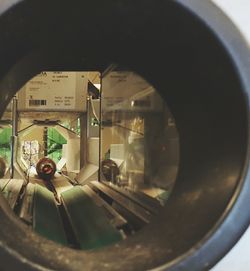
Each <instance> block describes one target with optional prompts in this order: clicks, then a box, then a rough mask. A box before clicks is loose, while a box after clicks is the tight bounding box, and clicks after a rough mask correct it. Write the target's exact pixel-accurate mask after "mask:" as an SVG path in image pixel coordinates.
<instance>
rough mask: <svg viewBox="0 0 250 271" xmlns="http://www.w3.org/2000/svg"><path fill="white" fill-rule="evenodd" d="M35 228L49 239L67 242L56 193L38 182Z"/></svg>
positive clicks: (34, 217)
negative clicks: (55, 196)
mask: <svg viewBox="0 0 250 271" xmlns="http://www.w3.org/2000/svg"><path fill="white" fill-rule="evenodd" d="M33 229H34V231H36V232H37V233H38V234H40V235H42V236H44V237H46V238H47V239H50V240H52V241H55V242H57V243H60V244H63V245H66V244H67V238H66V235H65V232H64V229H63V223H62V220H61V217H60V213H59V210H58V208H57V206H56V202H55V198H54V195H53V193H52V192H50V191H49V190H48V189H46V188H44V187H42V186H40V185H37V184H36V185H35V194H34V207H33Z"/></svg>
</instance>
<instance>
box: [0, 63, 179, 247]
mask: <svg viewBox="0 0 250 271" xmlns="http://www.w3.org/2000/svg"><path fill="white" fill-rule="evenodd" d="M0 146H1V148H0V150H1V153H0V157H1V158H0V166H1V168H0V170H1V172H0V173H1V180H0V187H1V191H2V193H3V195H4V197H5V199H6V200H7V202H8V203H9V205H10V207H11V209H12V210H13V211H14V213H15V214H16V215H17V217H19V219H20V220H21V221H22V223H24V224H26V225H28V227H29V228H30V229H31V230H33V231H34V232H36V233H38V234H39V235H41V236H43V237H45V238H47V239H50V240H52V241H54V242H56V243H59V244H62V245H65V246H68V247H70V248H74V249H80V250H93V249H98V248H101V247H104V246H107V245H111V244H114V243H116V242H119V241H122V240H124V239H127V238H128V237H130V236H131V235H134V234H136V233H137V232H138V231H140V230H141V229H142V228H143V227H144V226H146V225H148V224H149V223H150V221H151V220H152V219H153V218H154V217H155V216H157V214H159V212H160V211H161V210H162V208H163V207H164V206H165V204H166V202H167V201H168V198H169V196H170V195H171V192H172V190H173V188H174V184H175V180H176V177H177V174H178V166H179V135H178V130H177V127H176V123H175V119H174V117H173V115H172V113H171V111H170V109H169V108H168V106H167V104H166V103H165V101H164V100H163V98H162V97H161V96H160V94H159V93H158V91H157V90H156V89H155V88H154V87H153V86H152V85H151V84H149V83H148V82H147V81H145V80H144V79H143V78H142V77H141V76H139V75H137V74H136V73H134V72H131V71H127V70H125V69H122V68H120V67H117V66H111V67H110V68H109V69H108V70H107V71H106V72H103V73H100V72H98V71H96V72H93V71H91V72H87V71H82V72H81V71H77V72H76V71H43V72H41V73H39V74H37V75H35V76H34V77H33V78H32V79H30V80H29V81H28V82H27V83H26V84H24V85H23V86H22V87H21V88H20V90H19V91H18V92H17V94H16V95H15V96H14V97H13V99H12V101H11V103H10V104H9V105H8V107H7V108H6V110H5V113H4V114H3V117H2V119H1V122H0Z"/></svg>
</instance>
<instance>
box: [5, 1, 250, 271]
mask: <svg viewBox="0 0 250 271" xmlns="http://www.w3.org/2000/svg"><path fill="white" fill-rule="evenodd" d="M39 3H40V2H39ZM39 3H38V2H36V4H34V3H33V4H32V3H29V2H28V1H27V2H26V1H25V2H23V3H22V4H20V5H18V6H16V7H15V9H13V10H12V12H9V13H6V14H4V16H2V18H1V19H2V21H1V24H2V27H3V31H4V33H6V31H7V30H5V28H4V23H6V21H9V20H12V19H13V25H12V26H11V29H8V31H9V32H8V33H11V34H8V35H6V36H4V37H5V40H4V42H3V43H2V44H1V47H2V49H3V50H1V52H4V55H3V58H2V59H3V60H4V63H5V65H4V67H1V70H0V72H1V77H2V78H3V80H2V88H1V89H2V94H3V97H4V98H3V99H4V100H5V101H9V100H10V97H12V96H13V94H14V92H16V91H17V90H18V89H19V88H20V87H21V86H22V85H23V84H24V83H25V82H26V81H28V80H29V79H30V78H31V77H32V76H33V75H35V74H37V73H39V72H41V71H46V70H66V71H67V70H68V71H69V70H98V71H101V72H104V71H105V70H106V68H107V67H109V64H110V63H119V64H120V65H122V66H126V67H129V70H133V71H135V72H137V73H138V74H140V75H141V76H142V77H143V78H145V79H146V80H147V81H148V82H150V84H152V85H153V86H154V87H155V88H156V89H157V90H158V91H159V93H160V94H161V96H162V97H164V99H165V100H166V101H167V104H168V106H169V108H170V110H171V112H172V113H173V116H174V118H175V121H176V123H177V126H178V132H179V137H180V162H179V171H178V177H177V180H176V184H175V187H174V190H173V193H172V196H171V197H170V199H169V201H168V202H167V204H166V206H165V207H164V208H163V210H162V211H161V212H160V214H159V215H158V216H157V217H156V218H155V219H154V221H152V223H150V224H149V225H148V226H147V227H144V228H143V229H142V230H141V231H138V233H137V234H135V235H134V236H132V237H131V238H128V239H126V240H124V241H123V242H120V243H117V244H115V245H113V246H109V247H105V248H102V249H100V250H96V251H89V252H87V253H86V252H79V251H76V250H73V249H69V248H66V247H60V246H59V245H57V246H55V244H54V243H51V242H49V241H44V239H41V238H40V237H39V236H38V235H34V234H32V233H30V232H28V231H27V229H26V227H22V226H20V225H19V227H17V222H16V221H15V223H14V224H13V223H11V220H13V218H10V217H9V215H8V216H7V215H6V212H3V210H4V209H6V208H7V207H6V206H5V207H4V204H2V208H3V209H2V210H1V213H0V214H1V217H2V219H1V221H3V223H2V227H1V229H0V230H1V236H2V237H1V238H2V240H4V244H6V247H7V248H9V249H14V250H15V251H16V252H18V253H19V254H18V256H13V254H10V253H8V252H7V251H6V249H4V248H2V250H1V253H3V254H4V256H5V259H6V262H4V263H3V265H5V266H8V267H9V266H10V265H12V266H15V265H16V264H19V266H20V262H22V265H21V267H20V268H22V267H23V269H25V268H26V270H27V267H31V266H32V268H34V269H35V268H38V266H39V265H40V266H44V267H46V268H51V269H64V270H72V269H73V270H80V269H82V267H83V266H84V267H86V269H90V270H91V269H92V270H127V269H129V270H146V269H150V268H151V269H152V268H155V267H159V266H162V265H164V264H165V266H164V268H169V269H171V268H179V267H178V266H179V265H182V268H185V267H186V268H187V269H192V268H193V269H195V268H197V269H202V268H203V269H204V266H206V263H209V264H208V265H209V266H206V268H209V267H210V266H211V265H213V264H214V263H215V262H216V261H217V260H218V259H219V258H220V257H221V256H222V255H223V254H224V253H225V252H226V251H227V250H228V249H230V247H231V246H232V245H233V244H234V242H235V241H236V240H237V238H239V236H240V234H241V233H242V232H243V231H244V228H245V227H246V225H247V223H248V222H249V217H248V215H247V214H244V215H242V213H241V216H239V214H238V212H236V211H235V210H236V209H238V210H239V208H240V207H242V208H244V205H245V204H244V203H246V198H247V197H248V192H249V188H248V185H247V182H245V175H246V172H247V169H246V168H245V161H246V156H247V154H246V153H247V144H248V141H247V130H248V128H247V127H248V125H247V104H246V102H245V99H246V95H248V89H247V87H246V85H245V81H244V83H243V78H244V80H246V79H245V78H246V76H245V74H247V71H246V70H248V66H247V65H244V58H245V56H246V55H247V52H248V51H247V49H246V48H245V45H244V43H243V42H242V43H241V37H240V36H239V35H238V34H237V31H236V30H235V29H234V27H233V26H232V25H231V24H230V22H228V20H227V19H226V18H225V17H224V16H223V15H222V14H221V13H219V12H218V13H217V12H216V8H215V7H214V6H211V5H210V4H209V3H205V4H204V6H203V7H196V13H198V14H199V15H200V17H202V18H203V20H207V23H208V25H210V23H211V22H212V21H213V16H215V15H214V14H216V16H220V18H221V21H223V22H225V23H226V24H228V27H227V26H225V25H224V24H222V25H218V24H217V23H216V22H214V23H211V24H212V25H213V28H214V29H215V32H216V33H217V34H219V35H222V40H223V41H224V43H225V44H227V46H228V48H229V47H230V46H231V47H230V52H231V53H232V52H234V54H232V55H231V57H230V56H229V53H228V52H227V49H225V48H226V47H223V46H222V44H221V42H220V41H219V40H218V38H217V36H215V35H214V34H213V33H212V31H211V30H210V29H209V28H208V26H207V25H205V24H204V23H202V22H201V21H200V20H199V19H198V18H197V17H196V16H195V15H194V13H191V12H189V11H187V10H186V9H185V8H184V7H183V6H181V4H178V3H177V2H175V3H173V2H171V3H170V2H167V3H165V2H164V3H163V2H161V3H155V1H147V2H146V3H141V2H140V1H138V2H136V3H125V2H123V1H119V2H116V3H105V6H102V7H100V6H98V5H96V4H97V3H95V1H91V2H88V1H86V3H85V6H84V7H83V3H78V4H77V5H76V6H72V7H68V5H67V6H65V5H64V2H62V4H61V9H60V12H59V11H58V7H57V6H54V4H53V5H52V6H50V9H49V10H47V9H46V8H45V7H44V2H43V5H39ZM99 5H102V4H100V3H99ZM186 5H187V6H189V8H192V9H195V7H194V6H193V5H192V4H186ZM96 6H98V9H97V8H96ZM82 10H84V11H85V13H84V15H85V16H83V14H82ZM42 11H43V12H42ZM213 12H214V13H213ZM44 14H46V15H47V16H46V18H47V21H46V22H47V23H46V24H44V23H43V22H44V20H43V18H44ZM139 14H140V16H138V15H139ZM42 16H43V18H42ZM55 18H56V19H55ZM65 18H69V19H70V20H68V19H65ZM93 18H95V23H93V24H90V23H89V22H90V21H91V22H93ZM128 18H130V20H129V21H128ZM138 18H140V19H138ZM14 19H15V20H14ZM19 19H20V20H19ZM20 21H22V24H19V22H20ZM214 21H215V20H214ZM216 21H217V20H216ZM103 22H105V24H104V23H103ZM50 25H54V26H55V27H56V28H57V30H58V32H56V33H55V31H54V29H52V28H51V27H50ZM59 26H64V27H59ZM86 26H87V27H86ZM228 29H230V31H233V32H234V33H233V34H232V35H235V36H234V37H236V38H237V37H238V40H239V44H238V45H229V44H228V42H227V40H230V37H231V34H230V33H229V31H228ZM232 29H233V30H232ZM19 33H21V34H22V37H21V38H20V37H19ZM83 33H84V35H83ZM48 40H49V41H50V43H49V45H48V42H47V41H48ZM235 46H236V47H237V46H239V47H240V49H241V53H240V54H238V55H237V54H235ZM28 54H29V55H28ZM244 54H246V55H244ZM27 55H28V56H27ZM25 56H26V58H25ZM236 58H237V59H238V60H237V62H236V60H235V59H236ZM239 59H240V60H239ZM19 60H20V62H19V63H18V61H19ZM17 63H18V64H17ZM233 63H237V65H238V66H237V67H238V71H237V70H236V64H233ZM10 67H12V76H13V74H14V75H15V81H13V80H10V79H11V77H8V76H6V77H5V79H4V75H6V74H7V71H8V70H9V69H10ZM242 67H244V69H242ZM20 70H22V72H21V73H19V72H20ZM12 78H13V77H12ZM6 103H7V102H6ZM5 105H6V104H5ZM2 109H3V108H2ZM111 175H112V170H111ZM111 177H112V176H111ZM111 179H112V178H111ZM115 179H117V178H115ZM243 188H244V190H242V191H241V189H243ZM233 206H236V207H235V208H233ZM246 206H247V205H246ZM229 211H230V212H229ZM235 218H237V221H238V222H239V227H237V230H235V231H234V233H235V234H232V235H230V236H232V238H231V239H229V240H226V241H225V240H224V242H221V239H220V237H221V234H226V233H227V234H229V233H230V232H231V225H232V221H230V219H231V220H232V219H235ZM10 219H11V220H10ZM218 227H220V231H216V229H217V228H218ZM10 232H11V234H10ZM204 237H206V238H204ZM41 240H43V241H41ZM197 244H198V245H197ZM196 245H197V246H196ZM209 245H210V247H209ZM211 246H212V247H213V246H216V247H217V251H213V250H212V249H211ZM194 247H195V248H196V250H194V249H193V250H192V252H190V249H191V248H194ZM209 248H210V250H209ZM188 251H189V253H188V254H185V253H186V252H188ZM209 251H210V252H209ZM199 253H201V254H202V255H205V257H203V259H201V258H199V261H196V260H195V257H196V256H197V255H200V254H199ZM203 253H205V254H203ZM184 254H185V257H183V258H179V257H180V256H181V255H184ZM10 259H11V260H10ZM24 259H25V261H24ZM96 259H98V261H97V260H96ZM27 260H28V261H27ZM72 263H73V264H72ZM166 264H167V265H166ZM184 265H185V266H184ZM183 266H184V267H183ZM190 266H191V268H190Z"/></svg>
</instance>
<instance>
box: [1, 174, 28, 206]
mask: <svg viewBox="0 0 250 271" xmlns="http://www.w3.org/2000/svg"><path fill="white" fill-rule="evenodd" d="M23 183H24V181H23V180H22V179H11V180H10V181H9V182H7V183H6V185H5V187H4V189H3V191H2V193H3V195H4V197H5V198H6V199H7V201H8V203H9V205H10V207H11V209H14V208H15V206H16V202H17V200H18V197H19V194H20V192H21V189H22V187H23Z"/></svg>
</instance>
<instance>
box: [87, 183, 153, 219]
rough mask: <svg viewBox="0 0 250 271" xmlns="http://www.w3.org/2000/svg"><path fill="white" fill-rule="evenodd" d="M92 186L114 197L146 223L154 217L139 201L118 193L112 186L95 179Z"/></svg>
mask: <svg viewBox="0 0 250 271" xmlns="http://www.w3.org/2000/svg"><path fill="white" fill-rule="evenodd" d="M89 185H90V186H91V187H92V186H94V187H96V188H97V189H99V190H100V191H101V192H102V193H104V194H106V195H107V196H108V197H110V198H112V200H114V201H115V202H117V203H118V204H120V205H121V206H122V207H123V208H125V209H127V210H129V211H130V212H131V213H132V214H134V215H135V216H137V217H138V218H139V219H141V220H142V221H143V222H145V223H149V222H150V219H151V218H152V214H151V213H150V212H149V211H148V210H146V209H145V208H143V207H141V206H140V205H138V204H137V203H135V202H133V201H131V199H130V198H128V197H125V196H124V195H122V194H120V193H118V192H117V191H115V190H113V189H112V188H110V187H108V186H106V185H104V184H102V183H100V182H97V181H94V182H91V183H90V184H89Z"/></svg>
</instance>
